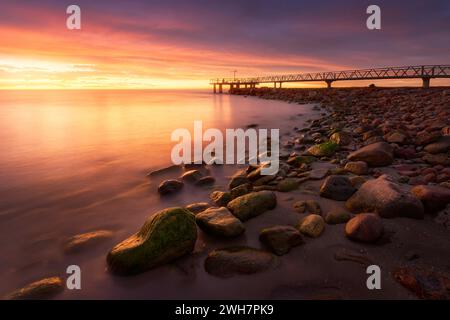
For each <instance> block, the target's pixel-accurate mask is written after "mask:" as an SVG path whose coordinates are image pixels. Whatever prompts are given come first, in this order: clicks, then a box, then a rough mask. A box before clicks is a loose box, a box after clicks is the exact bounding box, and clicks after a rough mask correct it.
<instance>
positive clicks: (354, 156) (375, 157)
mask: <svg viewBox="0 0 450 320" xmlns="http://www.w3.org/2000/svg"><path fill="white" fill-rule="evenodd" d="M347 159H348V160H349V161H364V162H366V163H367V164H368V165H369V166H371V167H382V166H387V165H390V164H391V163H392V161H393V160H394V154H393V149H392V147H391V146H390V145H389V144H388V143H386V142H376V143H372V144H369V145H367V146H365V147H362V148H361V149H359V150H356V151H354V152H352V153H350V154H349V155H348V157H347Z"/></svg>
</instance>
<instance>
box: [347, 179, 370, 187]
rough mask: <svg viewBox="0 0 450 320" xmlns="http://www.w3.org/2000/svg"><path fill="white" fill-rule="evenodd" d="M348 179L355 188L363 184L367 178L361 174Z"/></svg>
mask: <svg viewBox="0 0 450 320" xmlns="http://www.w3.org/2000/svg"><path fill="white" fill-rule="evenodd" d="M348 179H349V180H350V183H351V184H352V186H354V187H355V188H356V189H359V187H361V185H363V184H364V182H366V181H367V179H365V178H364V177H361V176H355V177H350V178H348Z"/></svg>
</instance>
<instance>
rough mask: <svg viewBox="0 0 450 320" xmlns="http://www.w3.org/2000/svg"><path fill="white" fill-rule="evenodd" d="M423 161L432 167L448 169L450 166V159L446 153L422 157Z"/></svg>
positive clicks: (428, 154)
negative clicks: (438, 166) (437, 166)
mask: <svg viewBox="0 0 450 320" xmlns="http://www.w3.org/2000/svg"><path fill="white" fill-rule="evenodd" d="M422 160H423V161H425V162H427V163H429V164H431V165H443V166H446V167H448V166H450V158H449V156H448V155H447V154H445V153H438V154H430V153H427V154H425V155H424V156H423V157H422Z"/></svg>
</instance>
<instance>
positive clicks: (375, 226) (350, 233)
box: [345, 213, 383, 242]
mask: <svg viewBox="0 0 450 320" xmlns="http://www.w3.org/2000/svg"><path fill="white" fill-rule="evenodd" d="M382 234H383V222H382V221H381V218H380V217H379V216H378V215H376V214H374V213H360V214H358V215H357V216H356V217H354V218H352V219H350V220H349V221H348V222H347V224H346V225H345V235H346V236H347V237H348V238H350V239H352V240H356V241H361V242H375V241H377V240H378V239H379V238H380V237H381V235H382Z"/></svg>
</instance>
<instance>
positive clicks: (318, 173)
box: [308, 169, 330, 180]
mask: <svg viewBox="0 0 450 320" xmlns="http://www.w3.org/2000/svg"><path fill="white" fill-rule="evenodd" d="M329 174H330V170H329V169H315V170H311V171H310V172H309V175H308V177H309V179H311V180H321V179H323V178H325V177H326V176H327V175H329Z"/></svg>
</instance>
